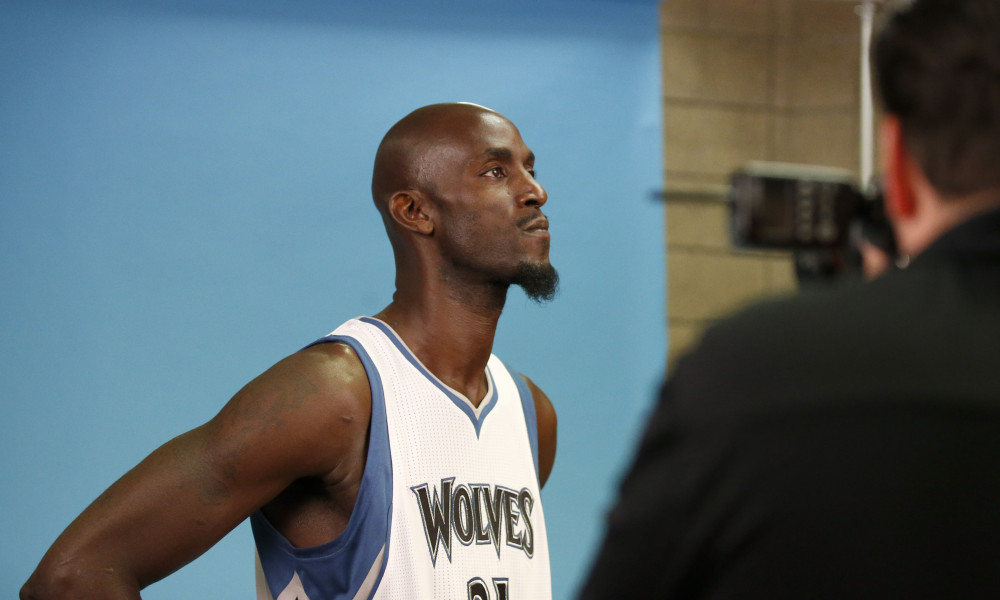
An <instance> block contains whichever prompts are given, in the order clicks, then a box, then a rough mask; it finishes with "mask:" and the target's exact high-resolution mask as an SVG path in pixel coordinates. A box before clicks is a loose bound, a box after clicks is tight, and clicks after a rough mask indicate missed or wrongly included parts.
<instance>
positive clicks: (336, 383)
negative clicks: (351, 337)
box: [206, 342, 371, 477]
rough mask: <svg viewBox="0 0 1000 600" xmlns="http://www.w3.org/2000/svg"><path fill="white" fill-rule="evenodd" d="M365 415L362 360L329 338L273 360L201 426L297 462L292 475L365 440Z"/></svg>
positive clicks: (313, 469)
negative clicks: (255, 444) (271, 365)
mask: <svg viewBox="0 0 1000 600" xmlns="http://www.w3.org/2000/svg"><path fill="white" fill-rule="evenodd" d="M370 418H371V390H370V387H369V383H368V376H367V374H366V372H365V369H364V366H363V365H362V364H361V360H360V359H359V358H358V356H357V354H356V353H355V352H354V350H353V349H351V347H350V346H348V345H347V344H343V343H339V342H331V343H324V344H317V345H315V346H311V347H309V348H306V349H303V350H300V351H299V352H296V353H295V354H292V355H291V356H289V357H287V358H285V359H283V360H281V361H279V362H278V363H277V364H275V365H274V366H273V367H271V368H270V369H268V370H267V371H265V372H264V373H262V374H261V375H260V376H258V377H257V378H256V379H254V380H253V381H251V382H250V383H248V384H247V385H246V386H244V387H243V389H241V390H240V391H239V392H238V393H237V394H236V395H235V396H233V398H232V400H230V401H229V403H228V404H227V405H226V406H225V407H224V408H223V409H222V411H220V413H219V414H218V415H217V416H216V417H215V418H214V419H213V420H212V421H211V422H209V423H208V424H207V425H206V426H207V427H210V428H213V429H216V430H217V432H216V433H217V435H216V436H215V437H216V438H217V439H218V438H219V437H226V438H228V439H230V440H232V444H234V445H240V444H247V445H249V444H252V443H258V442H264V443H266V444H267V448H266V450H267V452H266V454H267V457H268V458H267V459H266V460H267V462H271V461H275V462H278V463H280V464H281V465H283V466H287V465H289V464H296V465H298V467H297V469H296V471H298V473H296V474H297V475H298V476H300V477H305V476H325V475H327V474H328V473H329V472H330V470H331V469H333V468H335V467H336V466H337V465H338V464H339V463H340V462H342V459H343V457H344V456H345V455H346V454H348V453H350V452H351V451H353V450H355V449H356V448H357V446H358V444H359V442H361V443H363V441H364V437H365V436H366V435H367V431H368V424H369V420H370ZM233 450H234V451H239V448H233ZM252 453H253V454H254V455H260V454H263V453H259V452H252Z"/></svg>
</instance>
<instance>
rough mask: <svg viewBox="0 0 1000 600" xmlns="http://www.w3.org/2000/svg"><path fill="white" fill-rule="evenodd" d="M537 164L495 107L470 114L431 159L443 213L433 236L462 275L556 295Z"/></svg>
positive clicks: (427, 173) (430, 175)
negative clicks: (495, 111) (494, 109)
mask: <svg viewBox="0 0 1000 600" xmlns="http://www.w3.org/2000/svg"><path fill="white" fill-rule="evenodd" d="M456 121H458V120H456ZM534 168H535V157H534V154H532V152H531V150H530V149H529V148H528V147H527V146H526V145H525V143H524V141H523V140H522V139H521V135H520V133H518V131H517V128H515V127H514V125H513V124H512V123H510V122H509V121H507V120H506V119H505V118H503V117H501V116H499V115H497V114H494V113H488V112H483V113H478V114H475V115H468V116H466V115H463V116H462V118H461V119H460V122H456V123H455V126H454V127H453V128H452V129H451V131H450V132H448V134H447V136H446V137H443V138H442V141H438V142H437V143H436V145H435V147H434V148H433V149H432V150H431V151H430V152H429V153H428V154H427V155H426V156H425V170H424V178H425V184H426V188H427V190H428V192H429V193H430V194H431V195H432V197H433V199H434V203H435V205H436V206H437V207H438V211H439V214H440V219H439V223H438V226H437V228H436V231H435V234H434V235H435V236H437V237H438V241H439V244H440V248H441V251H442V254H443V256H444V257H445V258H446V259H447V260H448V261H449V265H448V266H447V267H446V268H449V269H452V272H453V273H454V274H455V275H456V276H460V277H472V278H473V279H474V280H476V279H478V280H480V281H482V282H485V283H492V284H500V285H510V284H518V285H521V286H522V287H524V288H525V291H526V292H527V293H528V295H529V296H531V297H532V298H534V299H536V300H538V299H549V298H551V297H552V295H553V294H554V292H555V285H556V282H557V275H556V274H555V270H554V269H553V268H552V266H551V265H550V264H549V232H548V219H547V218H546V217H545V216H544V215H543V214H542V211H541V207H542V206H543V205H544V204H545V202H546V201H547V200H548V195H547V194H546V193H545V189H544V188H543V187H542V186H541V184H539V183H538V182H537V181H536V180H535V176H534Z"/></svg>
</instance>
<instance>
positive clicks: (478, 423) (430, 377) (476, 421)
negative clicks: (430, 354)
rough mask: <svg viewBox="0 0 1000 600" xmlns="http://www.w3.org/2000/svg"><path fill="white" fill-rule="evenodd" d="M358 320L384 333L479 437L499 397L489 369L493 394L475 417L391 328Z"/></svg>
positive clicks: (375, 321) (471, 410) (370, 320)
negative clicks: (465, 419)
mask: <svg viewBox="0 0 1000 600" xmlns="http://www.w3.org/2000/svg"><path fill="white" fill-rule="evenodd" d="M358 320H359V321H361V322H363V323H367V324H369V325H374V326H375V327H377V328H378V329H379V330H380V331H381V332H382V333H384V334H385V336H386V337H387V338H389V341H391V342H392V343H393V345H394V346H396V349H397V350H399V352H400V353H401V354H402V355H403V356H404V357H406V360H408V361H410V364H412V365H413V366H414V367H415V368H416V369H417V370H418V371H420V373H421V374H422V375H423V376H424V377H425V378H426V379H427V381H430V382H431V383H432V384H434V385H435V386H436V387H437V388H438V389H439V390H441V392H442V393H443V394H444V395H445V396H447V397H448V398H449V399H450V400H451V402H452V404H454V405H455V406H457V407H458V409H459V410H461V411H462V412H463V413H465V416H467V417H469V420H470V421H472V425H473V427H475V428H476V437H477V438H478V437H479V432H480V431H481V430H482V428H483V422H484V421H486V416H487V415H489V414H490V412H492V410H493V407H494V406H496V405H497V401H498V400H499V396H498V395H497V386H496V382H495V381H494V380H493V374H492V373H490V369H489V367H486V376H487V377H488V378H489V380H490V387H491V388H492V389H493V393H492V394H491V395H490V397H489V399H487V400H486V402H487V404H486V406H484V407H483V410H482V412H480V413H479V416H478V417H477V416H476V412H475V410H473V408H472V407H471V406H469V403H468V402H467V401H466V400H465V399H463V398H461V397H460V396H458V394H456V393H455V391H454V390H452V389H451V388H449V387H448V386H446V385H445V384H443V383H441V380H440V379H438V378H437V377H436V376H435V375H434V374H433V373H431V372H430V371H428V370H427V367H425V366H424V365H423V363H421V362H420V360H419V359H418V358H417V357H416V356H414V355H413V352H411V351H410V349H409V348H407V347H406V344H404V343H403V340H401V339H399V335H398V334H397V333H396V332H395V331H393V329H392V328H391V327H389V326H388V325H386V324H385V323H384V322H382V321H379V320H378V319H373V318H371V317H359V318H358Z"/></svg>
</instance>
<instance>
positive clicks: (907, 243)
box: [896, 189, 1000, 257]
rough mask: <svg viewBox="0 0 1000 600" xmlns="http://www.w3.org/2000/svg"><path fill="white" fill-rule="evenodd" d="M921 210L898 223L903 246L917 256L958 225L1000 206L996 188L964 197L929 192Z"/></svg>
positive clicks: (900, 243)
mask: <svg viewBox="0 0 1000 600" xmlns="http://www.w3.org/2000/svg"><path fill="white" fill-rule="evenodd" d="M917 201H918V203H919V204H920V206H921V210H918V211H917V213H916V215H915V216H914V217H913V218H911V219H908V220H906V221H905V222H903V223H897V225H896V226H897V230H898V231H897V235H898V243H899V246H900V249H901V250H902V251H903V252H904V253H905V254H906V255H908V256H910V257H914V256H916V255H918V254H920V253H921V252H923V251H924V250H925V249H927V247H928V246H930V245H931V244H933V243H934V241H935V240H937V239H938V238H939V237H941V236H942V235H944V234H945V233H947V232H948V231H950V230H951V229H953V228H954V227H955V226H957V225H959V224H961V223H963V222H965V221H967V220H969V219H971V218H973V217H975V216H977V215H980V214H982V213H984V212H987V211H989V210H991V209H994V208H997V207H1000V195H998V191H997V190H995V189H992V190H987V191H984V192H979V193H976V194H972V195H969V196H965V197H962V198H951V197H943V196H940V195H938V194H936V193H935V194H933V195H931V194H925V195H924V196H923V197H921V198H918V200H917Z"/></svg>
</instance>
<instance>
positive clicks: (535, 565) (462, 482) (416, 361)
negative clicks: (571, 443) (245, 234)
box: [21, 104, 558, 600]
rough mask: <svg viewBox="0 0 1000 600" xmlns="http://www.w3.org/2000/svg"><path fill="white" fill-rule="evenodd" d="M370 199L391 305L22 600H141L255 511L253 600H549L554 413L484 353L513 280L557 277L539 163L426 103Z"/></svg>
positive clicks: (388, 140)
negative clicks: (392, 277) (389, 277)
mask: <svg viewBox="0 0 1000 600" xmlns="http://www.w3.org/2000/svg"><path fill="white" fill-rule="evenodd" d="M372 194H373V197H374V200H375V204H376V207H377V208H378V210H379V212H380V213H381V215H382V219H383V221H384V223H385V227H386V231H387V232H388V235H389V240H390V242H391V244H392V248H393V251H394V255H395V260H396V291H395V294H394V295H393V299H392V302H391V303H390V304H389V305H388V306H387V307H385V308H384V309H383V310H382V311H381V312H379V313H378V314H376V315H375V316H373V317H361V318H358V319H352V320H350V321H348V322H346V323H345V324H343V325H342V326H340V327H338V328H337V329H336V330H335V331H334V332H333V333H332V334H330V335H329V336H327V337H324V338H322V339H320V340H319V341H318V342H316V343H314V344H312V345H310V346H308V347H307V348H305V349H303V350H301V351H300V352H297V353H295V354H293V355H292V356H290V357H288V358H286V359H284V360H282V361H281V362H279V363H278V364H276V365H275V366H274V367H272V368H271V369H269V370H268V371H267V372H265V373H264V374H263V375H261V376H260V377H258V378H257V379H255V380H254V381H252V382H250V383H249V384H248V385H247V386H246V387H244V388H243V389H242V390H241V391H240V392H239V393H238V394H236V396H235V397H234V398H233V399H232V400H231V401H230V402H229V403H228V404H227V405H226V406H225V407H224V408H223V409H222V411H221V412H220V413H219V414H218V415H217V416H216V417H215V418H213V419H212V420H211V421H209V422H208V423H206V424H204V425H202V426H201V427H198V428H196V429H194V430H192V431H190V432H188V433H185V434H183V435H181V436H179V437H177V438H176V439H174V440H172V441H170V442H168V443H166V444H165V445H164V446H162V447H161V448H159V449H158V450H156V451H155V452H153V454H151V455H150V456H149V457H148V458H146V459H145V460H144V461H143V462H142V463H140V464H139V465H138V466H137V467H136V468H135V469H133V470H132V471H131V472H129V473H128V474H126V475H125V476H124V477H122V478H121V479H120V480H119V481H118V482H116V483H115V484H114V485H112V486H111V487H110V488H109V489H108V490H107V491H106V492H104V493H103V494H102V495H101V496H100V497H99V498H98V499H97V500H96V501H95V502H94V503H93V504H92V505H91V506H90V507H89V508H87V509H86V510H85V511H84V512H83V514H82V515H80V516H79V517H78V518H77V519H76V520H75V521H74V522H73V523H72V524H71V525H70V526H69V528H67V529H66V531H65V532H64V533H63V534H62V535H61V536H60V537H59V538H58V539H57V540H56V542H55V544H54V545H53V546H52V548H51V549H50V550H49V551H48V553H46V555H45V556H44V558H43V559H42V561H41V563H40V565H39V566H38V568H37V569H36V571H35V573H34V574H33V575H32V576H31V578H30V579H29V581H28V582H27V583H26V584H25V586H24V588H23V589H22V591H21V598H22V599H29V598H30V599H49V598H100V599H102V600H107V599H111V598H138V597H139V591H140V590H141V589H142V588H143V587H145V586H147V585H149V584H151V583H153V582H154V581H157V580H159V579H161V578H163V577H165V576H166V575H168V574H169V573H171V572H173V571H174V570H176V569H178V568H180V567H181V566H182V565H184V564H186V563H187V562H189V561H191V560H192V559H194V558H195V557H197V556H198V555H199V554H201V553H202V552H204V551H205V550H207V549H208V548H209V547H210V546H212V545H213V544H214V543H215V542H217V541H218V540H219V539H220V538H222V537H223V536H224V535H225V534H226V533H227V532H229V531H230V530H231V529H232V528H234V527H235V526H236V525H237V524H239V523H240V522H242V521H243V520H244V519H246V518H247V517H249V518H250V520H251V524H252V528H253V532H254V536H255V539H256V544H257V551H258V552H257V553H258V561H257V564H258V597H259V598H278V599H280V600H284V599H286V598H287V599H291V598H298V599H299V600H306V599H309V600H330V599H333V598H351V599H353V598H384V599H400V600H402V599H413V598H455V599H457V598H470V599H471V598H475V599H477V600H494V599H501V598H502V599H507V598H511V599H514V598H522V599H523V598H531V599H539V598H543V599H544V598H548V597H550V595H551V591H550V577H549V563H548V544H547V539H546V532H545V522H544V515H543V512H542V504H541V497H540V496H539V489H540V488H541V486H542V485H543V484H544V483H545V481H546V479H547V478H548V475H549V472H550V470H551V468H552V463H553V460H554V457H555V445H556V416H555V412H554V411H553V408H552V405H551V403H550V402H549V400H548V398H547V397H546V396H545V394H544V393H542V391H541V390H539V389H538V387H536V386H535V385H534V384H533V383H532V382H531V380H529V379H527V378H526V377H523V376H522V375H520V374H519V373H516V372H514V371H511V370H509V369H508V368H507V367H506V366H505V365H504V363H502V362H501V361H500V360H499V359H498V358H496V357H495V356H493V355H492V354H491V348H492V345H493V337H494V333H495V331H496V326H497V320H498V319H499V317H500V313H501V311H502V309H503V306H504V302H505V299H506V295H507V290H508V287H509V286H510V285H511V284H517V285H520V286H522V287H523V288H524V289H525V291H526V292H527V294H528V295H529V296H530V297H532V298H534V299H537V300H547V299H550V298H551V297H552V296H553V294H554V292H555V288H556V284H557V279H558V277H557V274H556V272H555V270H554V269H553V268H552V266H551V265H550V263H549V258H548V252H549V233H548V220H547V219H546V217H545V216H544V215H543V214H542V211H541V208H542V206H543V205H544V204H545V202H546V200H547V195H546V193H545V190H544V189H543V188H542V186H541V185H540V184H539V183H538V182H537V181H535V178H534V155H533V154H532V153H531V151H530V150H529V149H528V147H527V146H526V145H525V144H524V142H523V141H522V139H521V136H520V134H519V132H518V130H517V128H515V127H514V125H513V124H512V123H511V122H510V121H509V120H507V119H506V118H505V117H504V116H502V115H500V114H498V113H496V112H494V111H492V110H490V109H487V108H484V107H481V106H476V105H472V104H438V105H432V106H426V107H424V108H420V109H418V110H416V111H414V112H413V113H411V114H410V115H408V116H406V117H405V118H403V119H402V120H401V121H400V122H399V123H397V124H396V125H395V126H393V127H392V128H391V129H390V130H389V132H388V133H387V134H386V136H385V138H384V139H383V140H382V143H381V145H380V146H379V149H378V152H377V155H376V158H375V168H374V175H373V178H372ZM150 540H155V543H150Z"/></svg>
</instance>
